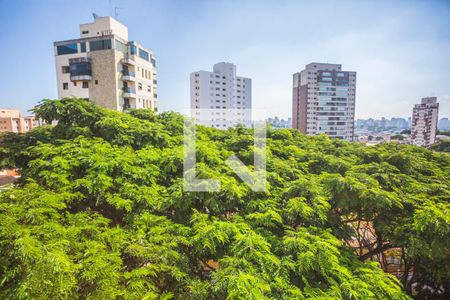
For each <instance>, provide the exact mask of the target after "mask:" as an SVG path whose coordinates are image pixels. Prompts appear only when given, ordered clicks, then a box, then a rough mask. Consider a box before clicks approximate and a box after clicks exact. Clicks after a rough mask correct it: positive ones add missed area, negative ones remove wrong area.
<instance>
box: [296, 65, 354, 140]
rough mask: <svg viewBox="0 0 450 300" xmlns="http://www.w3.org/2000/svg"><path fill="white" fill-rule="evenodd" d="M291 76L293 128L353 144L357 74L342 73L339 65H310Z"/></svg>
mask: <svg viewBox="0 0 450 300" xmlns="http://www.w3.org/2000/svg"><path fill="white" fill-rule="evenodd" d="M293 77H294V78H293V79H294V81H293V94H292V127H293V128H297V129H299V130H300V131H301V132H303V133H305V134H308V135H315V134H318V133H325V134H326V135H328V136H329V137H330V138H338V139H344V140H347V141H352V140H353V131H354V119H355V89H356V72H350V71H342V69H341V65H338V64H325V63H310V64H308V65H306V67H305V69H304V70H303V71H301V72H299V73H295V74H294V76H293Z"/></svg>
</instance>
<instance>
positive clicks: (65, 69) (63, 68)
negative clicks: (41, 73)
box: [61, 66, 70, 74]
mask: <svg viewBox="0 0 450 300" xmlns="http://www.w3.org/2000/svg"><path fill="white" fill-rule="evenodd" d="M61 69H62V73H63V74H67V73H70V68H69V66H62V68H61Z"/></svg>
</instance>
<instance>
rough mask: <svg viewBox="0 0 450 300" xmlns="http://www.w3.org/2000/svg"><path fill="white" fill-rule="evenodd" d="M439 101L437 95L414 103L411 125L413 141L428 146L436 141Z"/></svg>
mask: <svg viewBox="0 0 450 300" xmlns="http://www.w3.org/2000/svg"><path fill="white" fill-rule="evenodd" d="M438 112H439V103H438V102H437V98H436V97H426V98H422V101H421V103H420V104H416V105H414V108H413V115H412V125H411V141H412V144H414V145H417V146H425V147H428V146H430V145H432V144H434V143H435V141H436V131H437V121H438Z"/></svg>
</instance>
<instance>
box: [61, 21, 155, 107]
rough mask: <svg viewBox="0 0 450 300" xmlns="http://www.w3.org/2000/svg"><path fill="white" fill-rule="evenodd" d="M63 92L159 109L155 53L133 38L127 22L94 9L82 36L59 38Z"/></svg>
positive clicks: (103, 103) (94, 100)
mask: <svg viewBox="0 0 450 300" xmlns="http://www.w3.org/2000/svg"><path fill="white" fill-rule="evenodd" d="M54 48H55V61H56V78H57V82H58V97H59V98H64V97H78V98H83V99H86V100H89V101H90V102H92V103H95V104H97V105H100V106H103V107H106V108H109V109H114V110H119V111H122V110H124V109H127V108H151V109H153V110H157V78H156V59H155V57H154V56H153V54H152V52H151V51H150V50H148V49H146V48H144V47H143V46H142V45H140V44H139V43H136V42H132V41H129V40H128V28H127V27H126V26H125V25H123V24H121V23H120V22H118V21H117V20H115V19H113V18H111V17H98V16H96V15H94V22H93V23H88V24H81V25H80V38H79V39H73V40H65V41H58V42H55V43H54Z"/></svg>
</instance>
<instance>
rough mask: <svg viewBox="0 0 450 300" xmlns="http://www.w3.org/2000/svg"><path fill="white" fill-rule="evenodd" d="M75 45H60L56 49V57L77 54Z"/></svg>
mask: <svg viewBox="0 0 450 300" xmlns="http://www.w3.org/2000/svg"><path fill="white" fill-rule="evenodd" d="M77 52H78V50H77V44H76V43H74V44H67V45H61V46H57V47H56V53H57V54H58V55H64V54H73V53H77Z"/></svg>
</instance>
